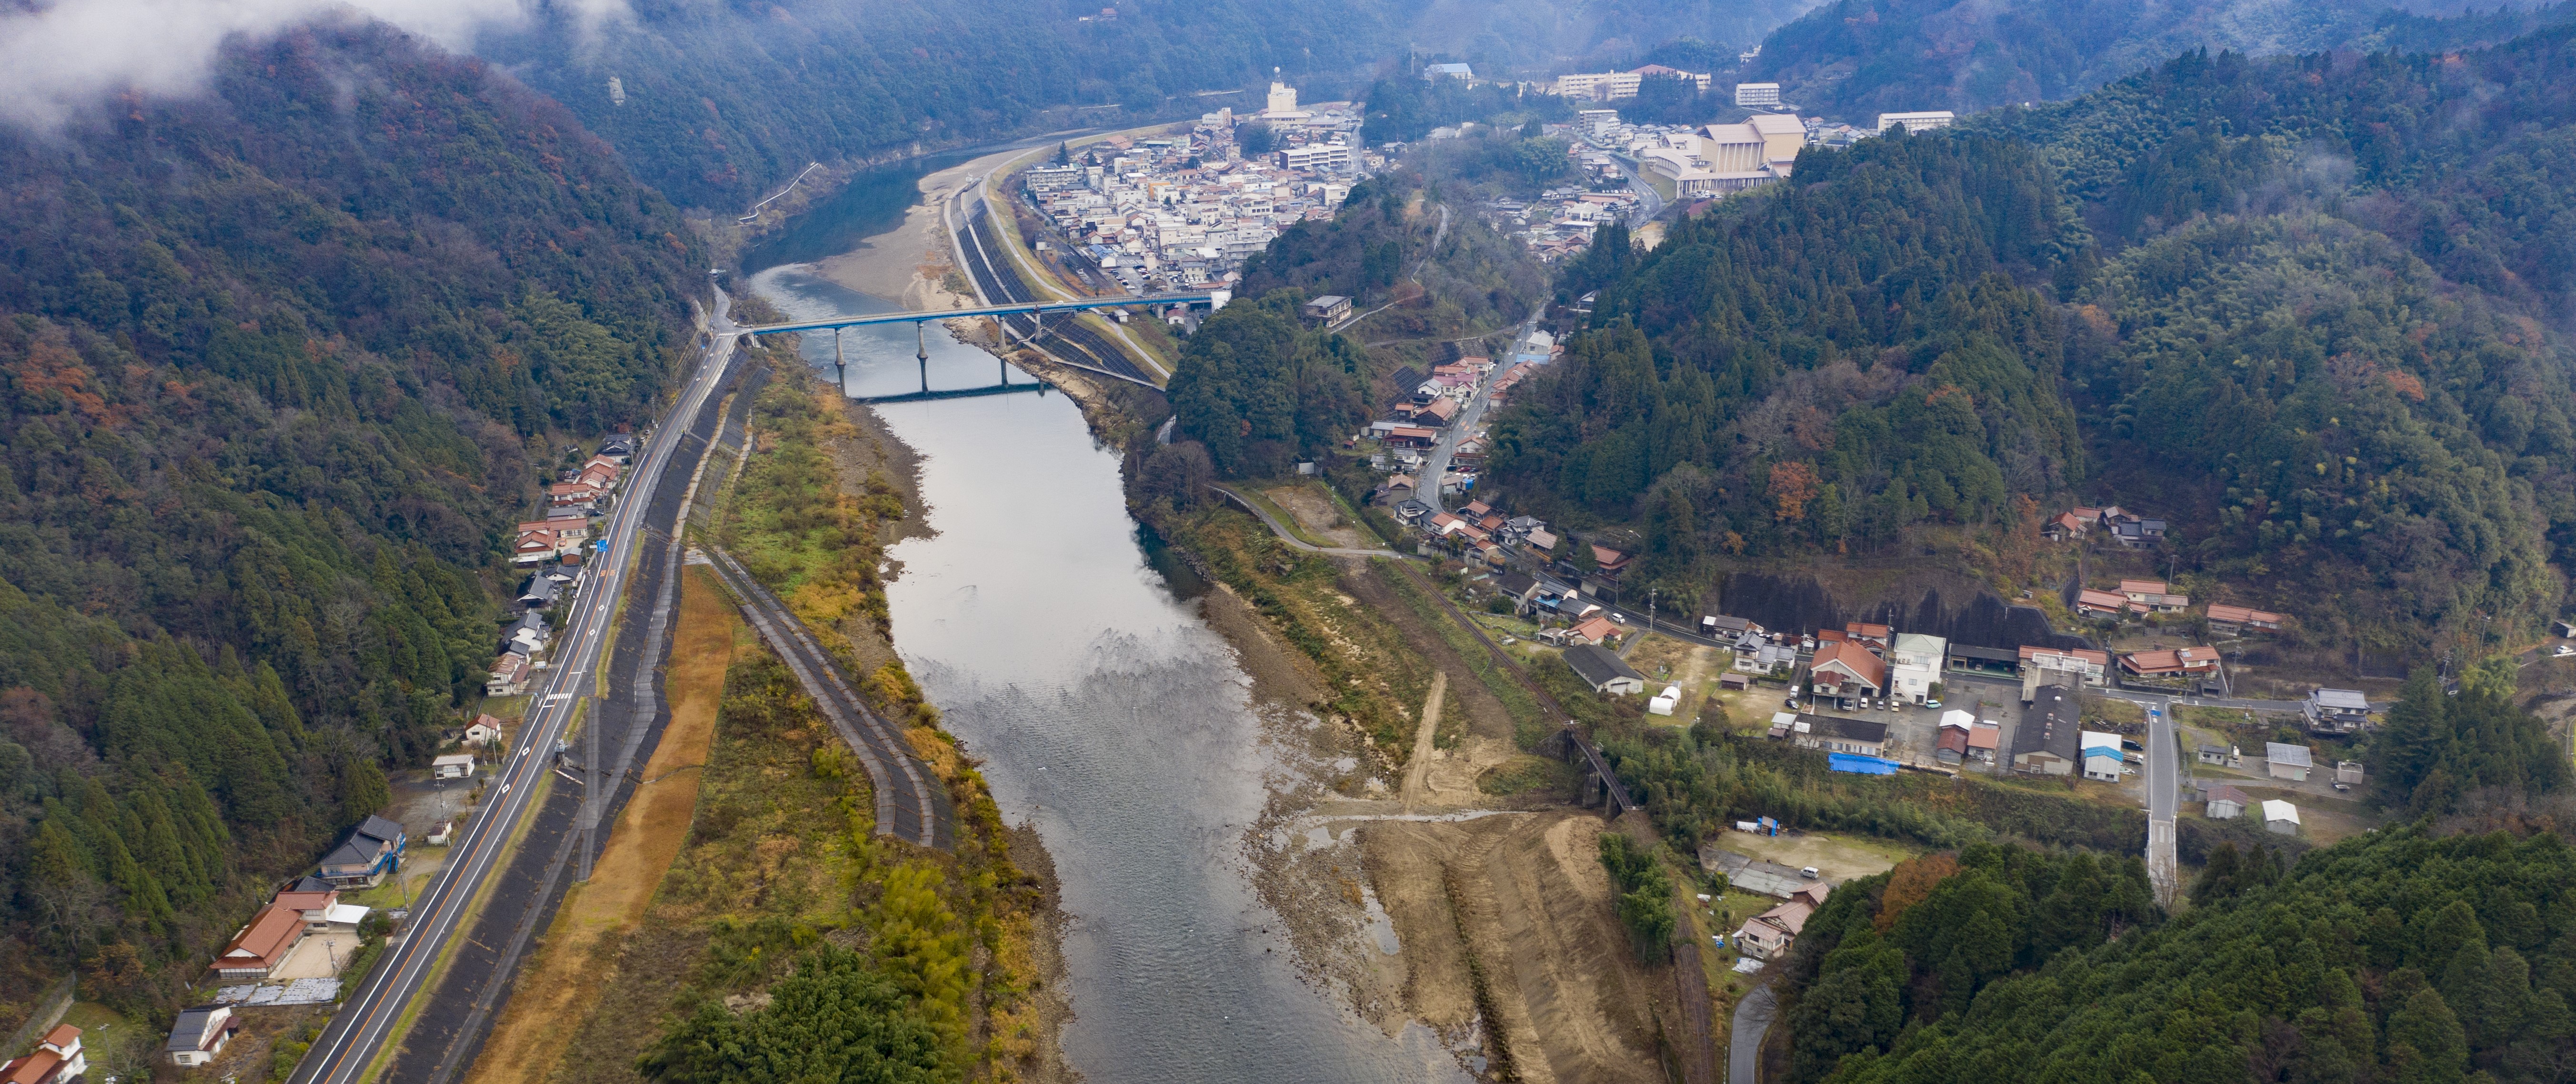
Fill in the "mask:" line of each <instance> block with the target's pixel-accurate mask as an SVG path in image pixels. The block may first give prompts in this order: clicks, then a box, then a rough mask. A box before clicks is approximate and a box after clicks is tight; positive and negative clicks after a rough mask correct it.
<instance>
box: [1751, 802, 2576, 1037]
mask: <svg viewBox="0 0 2576 1084" xmlns="http://www.w3.org/2000/svg"><path fill="white" fill-rule="evenodd" d="M2079 861H2081V860H2079ZM2052 865H2053V864H2052V863H2050V862H2048V861H2047V860H2046V859H2044V858H2041V857H2039V856H2033V855H2025V854H2016V853H2012V852H2009V851H2005V850H2002V849H1999V848H1992V847H1979V848H1970V849H1969V850H1968V851H1967V852H1964V853H1962V854H1961V855H1959V856H1958V857H1957V858H1956V859H1955V860H1954V859H1952V858H1950V857H1949V856H1932V857H1929V858H1925V859H1918V860H1916V861H1913V862H1909V863H1906V864H1905V865H1902V866H1899V867H1897V869H1896V870H1895V871H1894V872H1893V873H1892V874H1882V875H1880V876H1879V877H1875V878H1870V879H1867V880H1863V881H1857V882H1853V883H1852V884H1848V885H1844V886H1842V887H1840V888H1838V889H1837V890H1836V891H1835V892H1834V894H1833V896H1832V898H1830V899H1828V900H1827V901H1826V902H1825V905H1824V907H1823V908H1821V909H1819V910H1818V911H1817V912H1816V914H1815V916H1814V917H1813V918H1811V919H1809V920H1808V922H1807V926H1806V929H1805V931H1804V932H1803V933H1802V934H1801V936H1800V937H1799V938H1798V942H1797V947H1796V949H1795V951H1794V954H1793V956H1792V958H1791V962H1790V966H1789V971H1790V974H1791V976H1792V977H1793V978H1794V979H1796V980H1798V981H1799V982H1801V983H1802V984H1805V985H1804V986H1803V990H1802V992H1801V993H1800V994H1798V995H1797V996H1796V997H1795V998H1794V999H1793V1000H1792V1001H1791V1003H1790V1006H1789V1008H1788V1010H1787V1013H1786V1016H1785V1017H1784V1021H1783V1022H1784V1023H1785V1024H1787V1025H1788V1028H1789V1034H1790V1036H1791V1039H1790V1042H1791V1044H1792V1045H1793V1048H1794V1051H1795V1054H1794V1056H1793V1059H1792V1069H1793V1071H1792V1074H1791V1079H1792V1080H1794V1081H1796V1082H1797V1084H1811V1082H1814V1081H1820V1080H1833V1081H1838V1082H1850V1084H1861V1082H1870V1084H1877V1082H1888V1084H1896V1082H1907V1084H1911V1082H1924V1084H1930V1082H1935V1081H1957V1080H2056V1081H2103V1082H2111V1081H2133V1080H2149V1079H2152V1080H2160V1081H2230V1082H2235V1081H2247V1082H2253V1081H2262V1082H2271V1081H2289V1082H2310V1081H2316V1082H2323V1081H2368V1080H2377V1081H2405V1082H2418V1081H2421V1082H2436V1081H2438V1082H2451V1084H2456V1082H2460V1081H2463V1080H2471V1081H2493V1082H2498V1084H2502V1082H2509V1081H2511V1082H2519V1081H2546V1080H2563V1079H2566V1072H2567V1066H2568V1064H2569V1059H2571V1058H2576V1013H2571V1011H2570V1005H2571V1004H2576V896H2571V895H2570V886H2571V885H2576V849H2571V847H2570V846H2569V844H2568V843H2567V842H2566V841H2565V840H2564V839H2562V838H2561V837H2560V836H2558V835H2556V834H2554V833H2551V832H2545V831H2544V832H2537V833H2533V834H2528V835H2514V834H2508V833H2505V832H2497V833H2494V834H2491V835H2454V836H2450V837H2448V838H2437V837H2436V836H2435V835H2434V834H2433V833H2432V832H2430V831H2428V830H2427V829H2425V828H2422V827H2396V828H2384V829H2381V830H2379V831H2376V832H2370V833H2366V834H2363V835H2361V836H2358V837H2355V838H2353V839H2350V840H2347V841H2345V842H2343V843H2342V844H2339V845H2337V846H2335V847H2332V848H2328V849H2324V850H2318V851H2310V852H2308V853H2307V854H2305V855H2303V856H2301V857H2300V859H2299V861H2298V863H2297V865H2295V866H2293V867H2291V868H2290V869H2288V870H2287V871H2284V870H2282V869H2281V868H2280V866H2279V862H2278V859H2277V858H2274V857H2273V856H2271V855H2270V854H2268V853H2264V852H2262V851H2258V852H2257V853H2255V854H2252V855H2240V854H2238V853H2235V852H2234V851H2233V849H2232V847H2231V848H2228V849H2224V850H2222V851H2221V852H2220V853H2219V854H2218V855H2217V856H2216V857H2215V858H2213V860H2212V861H2211V863H2210V866H2209V870H2208V872H2207V873H2206V874H2205V875H2204V876H2203V878H2202V879H2201V881H2200V883H2199V885H2198V886H2197V887H2196V888H2195V890H2194V892H2193V897H2194V905H2193V906H2192V907H2191V908H2189V909H2187V910H2185V911H2183V912H2182V913H2181V914H2180V915H2178V916H2176V917H2175V918H2174V919H2173V920H2171V921H2170V922H2167V923H2164V924H2163V925H2161V926H2154V927H2149V928H2131V929H2127V930H2119V929H2116V928H2114V929H2113V930H2112V932H2113V933H2114V934H2115V936H2113V937H2111V938H2110V939H2109V940H2107V941H2105V940H2099V939H2098V938H2097V939H2096V940H2095V941H2094V942H2093V943H2091V944H2089V945H2088V944H2084V943H2083V942H2081V941H2078V942H2077V946H2078V947H2074V948H2069V949H2065V950H2062V951H2058V952H2057V953H2056V954H2054V955H2045V952H2046V950H2047V949H2048V948H2049V947H2050V946H2049V945H2048V944H2047V943H2046V941H2045V940H2044V939H2045V938H2047V937H2048V936H2050V934H2051V933H2052V932H2053V931H2058V930H2063V929H2065V928H2066V927H2067V926H2069V925H2070V924H2071V922H2070V917H2069V915H2068V912H2069V910H2074V911H2075V912H2076V914H2077V915H2078V916H2081V917H2083V918H2090V917H2091V914H2092V911H2093V910H2094V909H2098V904H2096V905H2094V908H2092V909H2088V908H2086V907H2085V906H2084V904H2086V903H2087V902H2090V901H2094V900H2098V899H2100V898H2101V897H2102V896H2103V895H2104V892H2103V889H2102V887H2100V886H2098V885H2078V886H2074V887H2076V888H2078V889H2080V890H2079V891H2075V892H2069V891H2068V888H2069V887H2070V886H2068V885H2067V884H2066V883H2065V881H2064V880H2063V878H2062V877H2060V876H2053V875H2055V874H2056V872H2057V871H2056V870H2054V869H2052V868H2050V867H2051V866H2052ZM2034 874H2038V875H2039V876H2038V877H2034ZM2035 880H2036V881H2037V883H2036V884H2034V883H2033V882H2034V881H2035ZM2061 936H2062V935H2061ZM2034 941H2036V942H2040V944H2039V946H2038V947H2039V948H2040V949H2041V954H2034V953H2032V952H2031V951H2029V949H2028V948H2024V947H2023V946H2025V945H2028V944H2029V943H2031V942H2034ZM2060 943H2064V942H2063V940H2061V941H2060ZM2017 950H2018V951H2017ZM2043 963H2044V966H2041V965H2042V964H2043Z"/></svg>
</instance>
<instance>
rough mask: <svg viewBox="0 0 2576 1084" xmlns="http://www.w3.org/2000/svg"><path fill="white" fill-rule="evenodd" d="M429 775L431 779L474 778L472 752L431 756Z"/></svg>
mask: <svg viewBox="0 0 2576 1084" xmlns="http://www.w3.org/2000/svg"><path fill="white" fill-rule="evenodd" d="M429 777H430V778H432V779H472V778H474V754H472V753H450V754H448V755H446V756H443V757H431V758H430V759H429Z"/></svg>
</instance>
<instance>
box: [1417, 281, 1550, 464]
mask: <svg viewBox="0 0 2576 1084" xmlns="http://www.w3.org/2000/svg"><path fill="white" fill-rule="evenodd" d="M1538 315H1539V314H1538V313H1535V312H1533V313H1531V314H1530V315H1529V319H1527V320H1523V321H1521V331H1520V334H1518V335H1515V336H1513V337H1512V346H1511V349H1512V351H1513V352H1514V353H1518V352H1519V350H1520V344H1521V341H1522V340H1524V339H1527V338H1529V333H1530V332H1531V331H1533V330H1536V329H1537V327H1538ZM1510 368H1511V355H1510V354H1506V355H1504V356H1503V364H1501V365H1497V366H1495V367H1494V369H1493V371H1491V372H1488V373H1486V374H1485V376H1484V378H1483V379H1481V380H1478V381H1477V382H1476V393H1475V394H1474V395H1470V396H1468V397H1467V406H1466V408H1465V409H1463V410H1460V411H1459V412H1458V417H1457V418H1456V419H1455V420H1453V421H1451V422H1450V423H1449V427H1448V428H1446V429H1443V430H1441V431H1440V438H1439V439H1438V440H1435V441H1433V442H1432V443H1431V454H1430V455H1429V456H1426V457H1424V458H1423V460H1422V475H1421V482H1420V484H1417V485H1416V486H1414V489H1413V497H1414V499H1415V500H1418V501H1421V502H1422V503H1424V504H1427V505H1430V506H1431V510H1432V511H1434V512H1446V511H1448V510H1449V508H1448V506H1447V505H1445V504H1443V503H1441V500H1440V479H1441V478H1442V477H1443V476H1445V475H1447V474H1448V473H1449V457H1450V456H1451V455H1454V454H1456V453H1457V451H1458V442H1460V441H1463V440H1465V439H1467V434H1469V433H1473V432H1475V431H1476V423H1477V422H1479V421H1482V420H1484V417H1485V402H1486V399H1487V397H1488V396H1490V395H1491V394H1492V392H1493V388H1494V378H1496V377H1499V376H1501V375H1503V374H1504V373H1505V372H1507V371H1509V370H1510Z"/></svg>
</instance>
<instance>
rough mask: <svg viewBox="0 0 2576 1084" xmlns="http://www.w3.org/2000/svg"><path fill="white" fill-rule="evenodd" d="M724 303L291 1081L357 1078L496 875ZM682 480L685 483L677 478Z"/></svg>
mask: <svg viewBox="0 0 2576 1084" xmlns="http://www.w3.org/2000/svg"><path fill="white" fill-rule="evenodd" d="M731 307H732V299H731V298H729V297H727V296H725V294H724V291H722V290H717V291H716V307H715V316H714V319H713V328H712V331H713V335H712V336H711V339H710V342H709V343H708V345H706V346H704V347H702V348H701V352H700V356H699V360H698V366H697V371H696V373H695V374H694V375H693V376H691V377H690V379H689V383H688V385H687V386H686V387H683V388H681V389H680V394H679V397H678V401H677V402H676V404H675V405H674V406H673V407H672V410H671V413H670V416H669V417H668V418H667V419H665V421H664V424H663V425H662V426H661V427H660V428H658V429H656V430H654V432H653V436H652V439H651V440H650V441H649V442H648V443H647V444H646V446H645V448H644V453H643V454H642V455H641V456H639V457H638V458H637V459H636V460H635V467H634V470H633V471H632V472H631V473H630V474H629V476H628V480H627V482H626V485H625V488H624V491H623V492H621V493H619V494H618V497H617V509H616V511H614V512H613V513H611V514H610V516H609V523H608V531H607V534H606V540H607V543H608V546H607V550H606V552H604V553H598V554H595V555H594V560H593V562H592V563H591V565H590V566H589V570H588V571H587V572H585V573H584V574H583V575H582V577H581V579H580V580H579V581H578V582H577V583H576V584H575V590H576V594H575V601H574V603H573V606H572V612H571V613H570V614H568V615H565V616H567V617H569V618H570V620H569V621H568V622H566V623H565V626H564V628H563V629H562V631H561V633H560V635H559V637H558V638H557V640H556V641H555V645H554V649H555V650H554V669H553V677H552V679H550V680H549V681H547V683H546V685H545V687H544V689H543V690H542V691H541V692H540V693H539V694H538V695H537V698H536V700H535V703H534V705H533V706H532V707H531V708H530V709H529V711H528V715H527V721H526V724H525V725H523V726H522V727H520V729H519V743H518V746H517V748H515V749H514V750H512V751H511V753H510V757H509V759H508V760H507V761H505V762H504V763H503V766H502V767H501V769H500V770H499V771H498V772H496V773H495V774H494V776H493V779H492V781H491V783H489V784H488V786H489V787H490V788H491V789H489V790H488V791H487V792H486V793H487V795H489V797H488V798H487V799H486V801H485V803H484V805H483V808H482V809H481V811H479V812H478V813H477V814H476V815H475V816H474V817H473V819H472V820H470V821H469V822H468V823H467V824H466V827H465V831H464V833H463V835H462V836H461V837H459V839H458V840H457V842H456V844H455V845H454V846H453V847H452V848H451V849H450V850H449V851H448V860H447V864H446V865H445V866H444V867H442V868H441V869H440V870H439V872H438V874H437V876H435V877H433V878H432V879H431V880H430V883H429V887H428V889H427V890H426V891H424V892H422V893H421V895H420V898H419V899H418V900H417V901H415V902H414V903H413V905H412V913H411V917H410V921H409V923H408V924H407V925H406V927H405V928H404V930H403V931H402V932H401V934H399V935H398V936H397V937H396V938H395V939H394V940H393V941H392V942H391V943H389V944H388V945H387V947H386V950H385V955H384V957H383V958H382V959H381V960H380V961H379V962H378V964H377V966H376V968H375V970H374V971H373V972H372V973H370V974H369V975H368V976H367V977H366V978H365V979H364V980H363V981H362V982H361V983H360V984H359V987H358V989H357V990H356V991H355V992H354V993H352V994H351V995H350V996H349V997H348V998H346V999H345V1000H344V1001H343V1003H342V1004H341V1007H340V1010H339V1012H338V1014H337V1015H335V1016H334V1017H333V1018H332V1020H331V1023H330V1025H329V1026H328V1027H326V1028H325V1029H324V1030H323V1033H322V1036H321V1038H320V1039H319V1040H318V1041H316V1042H315V1043H314V1045H313V1049H312V1051H311V1052H310V1053H308V1054H307V1055H306V1057H305V1059H304V1062H303V1064H301V1065H299V1066H297V1067H296V1071H295V1075H294V1076H293V1077H292V1078H291V1080H292V1081H293V1084H345V1082H347V1081H353V1080H357V1079H360V1078H361V1077H363V1076H364V1075H365V1074H366V1072H367V1068H368V1067H369V1066H370V1065H372V1064H373V1063H374V1062H375V1061H376V1059H377V1056H378V1055H379V1054H380V1053H381V1052H382V1050H383V1047H384V1044H385V1043H386V1041H387V1040H388V1039H389V1038H390V1037H391V1036H392V1035H393V1033H394V1031H395V1028H396V1025H397V1023H398V1022H399V1021H400V1020H401V1019H402V1017H403V1014H404V1011H405V1009H406V1008H408V1007H409V1006H410V1004H411V1002H412V1000H413V998H414V997H415V996H417V995H418V994H419V993H420V992H421V989H422V987H423V986H424V985H425V984H426V983H427V981H428V980H429V978H430V973H431V971H432V970H433V969H434V967H435V965H436V963H437V961H438V958H439V956H440V953H441V950H442V949H444V948H445V947H446V945H447V942H448V939H449V938H450V937H451V936H453V935H454V934H455V933H456V932H457V930H458V928H459V926H460V924H461V923H462V921H463V919H464V918H465V914H466V912H467V910H468V909H469V908H470V907H471V905H472V902H473V900H474V898H475V896H476V895H477V893H478V892H479V891H480V890H481V888H482V887H483V884H484V881H485V879H486V878H487V877H489V876H490V875H491V873H492V871H493V870H495V869H498V868H499V867H500V862H501V857H502V854H503V852H505V851H506V850H508V849H509V848H508V844H509V840H510V837H511V835H512V834H513V833H514V832H515V831H516V830H517V828H518V826H519V825H520V824H521V822H522V821H523V820H524V819H525V818H526V816H527V814H528V812H529V811H530V810H531V809H533V808H535V802H534V796H535V794H536V792H537V790H538V786H537V784H538V782H539V781H540V780H541V779H542V777H543V774H544V773H545V772H546V771H547V769H548V765H549V763H550V762H551V761H552V759H553V750H554V747H555V744H556V743H557V742H558V741H560V740H562V738H563V736H564V733H565V731H566V728H567V727H568V726H569V724H570V723H571V722H572V720H573V718H574V716H575V715H576V714H577V712H578V710H579V707H580V705H581V703H582V701H583V700H584V699H586V698H588V697H590V696H591V695H592V694H593V693H594V692H595V691H596V688H597V684H598V677H597V670H598V667H599V663H600V658H601V653H602V651H603V650H604V649H605V648H606V646H607V641H608V635H607V634H608V628H609V625H610V623H611V622H612V621H613V620H614V619H615V617H616V614H617V610H618V603H619V600H620V599H621V597H622V596H623V594H624V589H625V584H624V582H623V571H624V569H625V568H626V567H627V565H628V564H629V563H631V561H632V559H633V557H634V555H635V548H636V546H637V544H638V542H639V541H640V539H641V536H642V534H643V529H642V528H643V521H644V513H645V509H646V508H647V507H648V506H650V505H651V504H652V499H651V498H652V494H653V490H654V487H655V486H657V485H658V484H660V483H661V481H662V472H663V468H664V467H666V466H667V465H668V464H669V462H670V460H671V456H672V450H673V448H674V447H676V446H677V445H678V443H679V437H680V435H681V434H682V433H684V432H686V431H687V430H688V428H689V425H688V423H689V421H690V419H693V418H695V417H696V416H697V414H698V412H699V411H700V410H702V409H704V408H705V407H706V405H707V404H708V402H709V401H710V400H711V398H712V394H713V392H714V391H715V389H716V388H717V387H718V386H720V385H721V384H723V382H724V375H725V370H726V367H727V366H728V365H729V364H730V363H731V361H732V358H733V346H734V336H733V334H732V329H733V321H732V319H731V318H730V317H729V316H728V315H727V314H728V312H729V310H730V309H731ZM684 481H685V479H684Z"/></svg>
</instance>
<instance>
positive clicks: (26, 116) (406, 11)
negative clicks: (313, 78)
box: [0, 0, 625, 129]
mask: <svg viewBox="0 0 2576 1084" xmlns="http://www.w3.org/2000/svg"><path fill="white" fill-rule="evenodd" d="M39 3H40V4H44V6H40V7H38V8H37V9H36V10H33V11H21V12H17V13H12V14H9V15H6V16H0V118H5V119H6V120H8V121H11V122H14V123H17V124H20V125H25V126H28V127H33V128H39V129H54V128H59V127H61V126H62V125H63V124H64V123H66V122H68V121H70V120H73V119H75V118H77V117H79V116H81V115H82V114H84V113H87V112H90V111H93V110H96V109H97V108H98V107H99V105H100V103H101V102H102V101H103V100H105V99H106V98H108V97H109V96H111V95H115V94H120V93H124V92H127V91H134V92H139V93H143V94H147V95H185V94H194V93H197V92H198V91H200V90H202V89H204V88H205V86H206V80H207V77H208V75H209V74H210V73H211V72H212V71H213V68H214V60H215V55H216V52H217V51H218V50H220V49H221V48H223V46H224V43H225V42H227V41H230V40H232V39H234V38H235V37H237V36H238V37H241V38H247V39H251V40H257V39H261V38H266V37H271V36H273V35H275V34H277V33H278V32H280V31H283V30H286V29H288V28H290V27H294V26H297V25H300V24H304V23H308V22H312V21H314V20H317V19H332V18H372V19H380V20H383V21H385V22H388V23H391V24H393V25H395V26H399V27H402V28H403V29H405V30H408V31H410V32H412V33H415V34H419V35H421V36H422V37H425V38H428V39H430V40H432V41H435V42H438V43H439V44H440V45H443V46H446V47H448V48H450V49H456V50H459V51H465V50H467V49H469V48H470V47H471V45H472V44H473V40H474V35H475V34H476V33H477V32H479V31H481V30H483V29H484V28H486V27H492V26H496V25H498V26H514V25H519V24H521V23H524V22H525V21H526V20H527V19H528V18H530V16H531V14H532V13H533V12H534V11H535V10H536V8H538V7H539V6H540V5H542V6H544V7H546V8H548V9H550V10H552V11H554V12H557V13H561V14H567V15H570V16H572V17H574V18H575V19H577V20H578V21H580V22H581V23H583V24H585V25H595V24H597V23H598V22H600V21H601V20H604V19H609V18H614V17H618V16H622V15H623V14H624V13H625V3H624V0H551V2H549V0H52V2H51V3H50V4H45V3H44V0H39Z"/></svg>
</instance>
